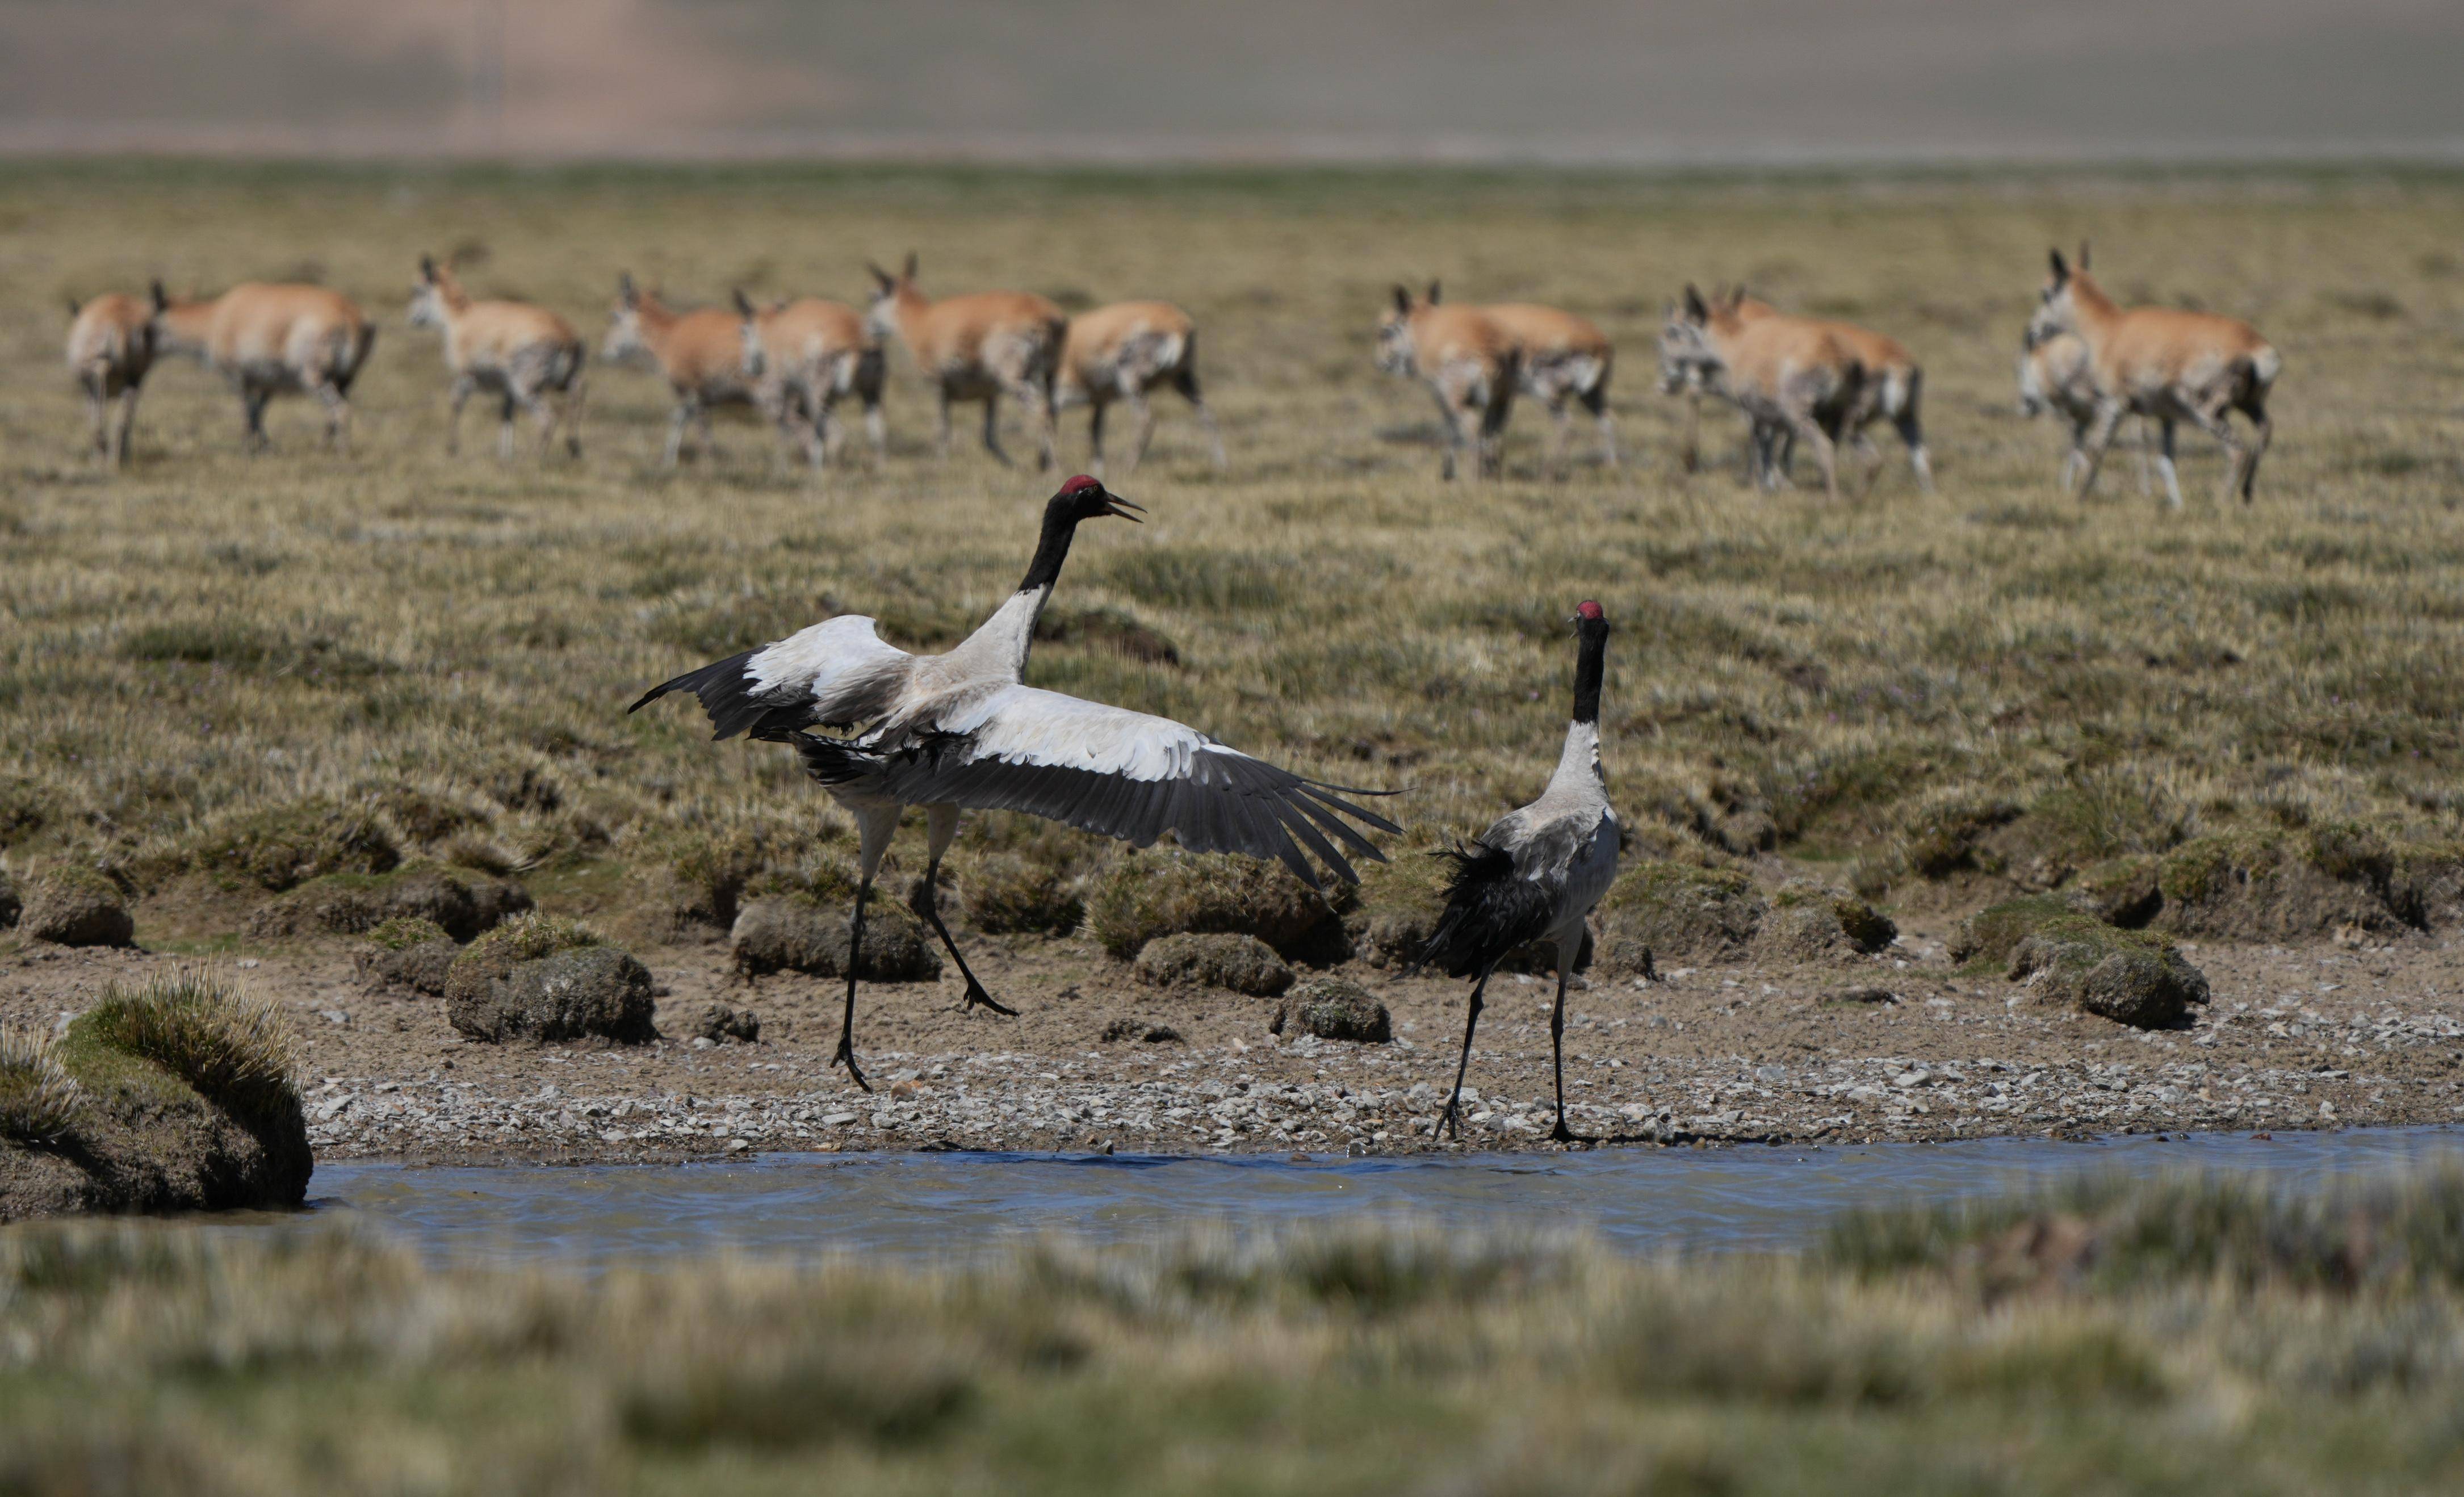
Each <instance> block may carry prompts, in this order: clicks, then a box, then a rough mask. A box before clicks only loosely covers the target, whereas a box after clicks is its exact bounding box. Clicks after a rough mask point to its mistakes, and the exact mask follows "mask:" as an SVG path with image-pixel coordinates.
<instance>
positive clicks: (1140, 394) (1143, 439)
mask: <svg viewBox="0 0 2464 1497" xmlns="http://www.w3.org/2000/svg"><path fill="white" fill-rule="evenodd" d="M1121 398H1122V399H1123V400H1125V401H1128V402H1129V403H1130V419H1131V420H1132V421H1133V422H1135V423H1136V425H1135V426H1133V427H1132V428H1131V430H1132V432H1133V435H1132V436H1131V438H1130V466H1129V469H1128V471H1129V472H1131V473H1136V472H1137V471H1138V465H1139V464H1140V463H1143V462H1145V461H1146V460H1147V443H1149V442H1150V441H1152V440H1154V438H1155V407H1152V406H1150V405H1148V404H1147V393H1146V391H1145V390H1143V389H1140V388H1138V387H1137V385H1135V384H1134V383H1132V384H1130V385H1127V386H1125V387H1124V388H1123V389H1122V391H1121Z"/></svg>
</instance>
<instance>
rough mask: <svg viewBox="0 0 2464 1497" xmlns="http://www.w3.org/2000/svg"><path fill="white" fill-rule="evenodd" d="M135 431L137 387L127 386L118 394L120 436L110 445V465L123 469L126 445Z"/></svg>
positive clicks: (125, 458) (126, 454)
mask: <svg viewBox="0 0 2464 1497" xmlns="http://www.w3.org/2000/svg"><path fill="white" fill-rule="evenodd" d="M136 430H137V386H136V385H129V386H128V387H127V388H125V389H123V390H121V392H120V435H119V437H118V439H117V440H116V441H115V442H114V443H113V445H112V465H113V466H114V467H125V466H126V465H127V462H128V444H129V441H130V439H131V438H132V437H133V436H134V435H135V433H136Z"/></svg>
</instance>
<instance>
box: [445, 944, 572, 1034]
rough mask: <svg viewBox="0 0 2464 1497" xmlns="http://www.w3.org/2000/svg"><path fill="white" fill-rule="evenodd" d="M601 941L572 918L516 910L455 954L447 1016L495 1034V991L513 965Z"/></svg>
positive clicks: (476, 1031)
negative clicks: (492, 1013)
mask: <svg viewBox="0 0 2464 1497" xmlns="http://www.w3.org/2000/svg"><path fill="white" fill-rule="evenodd" d="M598 944H599V937H598V936H595V935H593V934H592V933H591V932H589V931H587V930H585V929H583V927H582V926H580V925H577V924H575V923H574V922H573V921H571V920H561V919H558V918H557V917H555V916H554V915H545V914H524V915H517V916H516V917H514V918H513V919H511V920H507V921H506V922H505V923H504V924H502V925H499V926H497V927H496V928H495V930H493V931H490V932H488V933H487V934H486V935H484V936H480V937H479V938H478V939H477V940H474V941H473V942H472V943H471V944H470V945H469V946H467V947H465V948H463V950H462V953H461V955H459V956H458V957H456V958H454V959H453V965H452V967H451V969H450V970H449V971H448V972H447V973H446V975H445V1017H446V1018H447V1019H448V1020H450V1021H451V1022H452V1024H453V1027H454V1028H456V1029H461V1030H462V1032H464V1033H465V1034H469V1035H471V1036H472V1037H473V1038H474V1039H489V1038H492V1037H493V1036H492V1030H493V1021H492V1020H491V1019H490V1018H489V1017H488V1015H489V1013H490V1008H489V1003H490V992H491V989H492V988H494V987H495V984H497V983H499V982H502V981H503V980H505V979H506V978H508V977H510V976H512V975H513V970H514V968H516V967H517V966H519V965H521V964H522V963H523V962H525V961H537V960H539V958H543V957H550V956H554V955H555V954H556V953H558V952H561V951H571V950H575V949H577V948H580V947H583V946H596V945H598ZM462 1014H468V1015H470V1016H471V1024H472V1025H473V1027H469V1028H466V1027H464V1024H463V1020H462V1019H461V1018H460V1017H458V1016H459V1015H462Z"/></svg>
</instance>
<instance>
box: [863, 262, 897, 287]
mask: <svg viewBox="0 0 2464 1497" xmlns="http://www.w3.org/2000/svg"><path fill="white" fill-rule="evenodd" d="M864 268H865V271H866V272H867V273H868V274H869V275H871V276H872V282H873V284H874V285H876V286H879V287H880V288H881V289H882V290H884V291H889V290H891V288H893V287H895V286H896V285H897V284H898V277H897V276H895V275H891V274H890V273H889V272H888V271H886V270H883V269H882V268H881V267H880V266H878V265H875V264H874V263H873V262H872V261H870V260H867V261H865V262H864Z"/></svg>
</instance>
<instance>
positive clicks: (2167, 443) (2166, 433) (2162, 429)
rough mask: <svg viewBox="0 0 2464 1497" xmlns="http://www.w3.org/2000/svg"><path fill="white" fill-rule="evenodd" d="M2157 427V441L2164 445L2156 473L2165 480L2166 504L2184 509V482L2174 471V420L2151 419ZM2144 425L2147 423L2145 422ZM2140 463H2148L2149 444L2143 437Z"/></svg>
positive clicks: (2168, 417) (2158, 458)
mask: <svg viewBox="0 0 2464 1497" xmlns="http://www.w3.org/2000/svg"><path fill="white" fill-rule="evenodd" d="M2146 419H2147V420H2152V421H2154V422H2155V425H2156V440H2157V441H2158V442H2159V443H2161V444H2162V446H2161V447H2160V448H2159V449H2158V451H2157V453H2156V472H2157V473H2159V474H2160V475H2161V476H2162V477H2163V478H2164V480H2165V503H2166V505H2167V507H2168V508H2171V509H2180V508H2181V507H2182V480H2181V478H2180V476H2179V475H2178V474H2177V473H2174V471H2173V418H2172V417H2170V416H2163V417H2149V418H2146ZM2141 424H2142V425H2145V424H2146V422H2145V421H2143V422H2142V423H2141ZM2139 451H2140V461H2141V462H2143V463H2144V462H2145V461H2146V453H2147V443H2146V441H2145V437H2144V435H2143V437H2142V440H2141V441H2140V444H2139Z"/></svg>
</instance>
